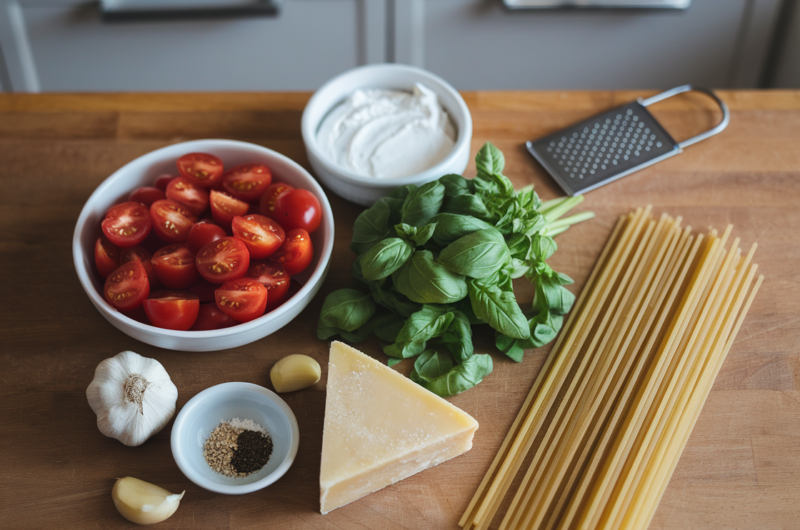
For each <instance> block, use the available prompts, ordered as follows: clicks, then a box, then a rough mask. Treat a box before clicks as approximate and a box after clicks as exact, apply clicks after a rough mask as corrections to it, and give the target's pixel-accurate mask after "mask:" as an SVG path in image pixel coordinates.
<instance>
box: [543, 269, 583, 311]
mask: <svg viewBox="0 0 800 530" xmlns="http://www.w3.org/2000/svg"><path fill="white" fill-rule="evenodd" d="M574 301H575V295H574V294H572V293H571V292H569V291H568V290H567V289H566V288H565V287H563V286H561V284H560V283H559V282H558V281H554V280H552V279H550V277H548V276H540V277H539V278H538V281H537V284H536V294H535V295H534V297H533V307H536V308H539V309H549V310H550V311H551V312H552V313H555V314H556V315H566V314H567V313H569V310H570V309H571V308H572V303H573V302H574Z"/></svg>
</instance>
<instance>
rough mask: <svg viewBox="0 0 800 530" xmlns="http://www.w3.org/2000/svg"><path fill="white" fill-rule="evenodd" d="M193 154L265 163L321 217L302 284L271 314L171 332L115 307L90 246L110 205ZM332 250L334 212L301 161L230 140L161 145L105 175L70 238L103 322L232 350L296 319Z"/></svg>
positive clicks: (137, 333) (169, 344)
mask: <svg viewBox="0 0 800 530" xmlns="http://www.w3.org/2000/svg"><path fill="white" fill-rule="evenodd" d="M192 152H207V153H211V154H213V155H216V156H218V157H220V158H221V159H222V162H223V163H224V164H225V167H233V166H235V165H238V164H245V163H248V162H253V163H261V164H266V165H267V166H269V168H270V169H271V170H272V175H273V179H274V180H277V181H282V182H286V183H287V184H290V185H291V186H294V187H295V188H304V189H307V190H309V191H311V192H312V193H313V194H314V195H316V197H317V199H319V202H320V205H321V206H322V221H321V223H320V226H319V228H318V229H317V230H316V231H315V232H314V233H313V234H311V242H312V244H313V247H314V257H313V259H312V261H311V264H310V265H309V266H308V268H307V269H306V270H305V271H303V272H302V273H301V274H299V275H297V276H296V277H295V279H297V280H298V281H299V282H300V283H301V284H302V288H301V289H300V290H299V291H298V292H297V293H295V295H294V296H292V297H291V298H290V299H289V300H287V301H286V302H284V303H283V304H282V305H281V306H279V307H278V308H276V309H274V310H272V311H270V312H269V313H267V314H265V315H263V316H261V317H259V318H257V319H255V320H252V321H250V322H247V323H244V324H238V325H236V326H232V327H229V328H225V329H216V330H210V331H175V330H170V329H162V328H157V327H155V326H150V325H148V324H142V323H141V322H137V321H136V320H133V319H132V318H129V317H127V316H125V315H123V314H122V313H120V312H119V311H117V310H116V309H115V308H114V307H113V306H111V304H109V303H108V302H106V301H105V299H104V298H103V295H102V290H103V280H102V279H101V278H100V276H99V275H98V274H97V273H96V272H95V269H94V246H95V242H96V241H97V238H98V237H99V235H100V222H101V221H102V219H103V217H104V216H105V213H106V211H107V210H108V208H109V207H111V206H112V205H113V204H115V203H118V202H120V201H122V200H125V199H126V197H127V196H128V194H129V193H130V192H131V191H132V190H133V189H135V188H137V187H139V186H150V185H152V182H153V180H154V179H155V178H156V177H157V176H158V175H161V174H163V173H176V170H177V168H176V166H175V161H176V160H177V159H178V158H179V157H180V156H182V155H185V154H186V153H192ZM332 250H333V214H332V212H331V206H330V203H329V202H328V199H327V197H325V193H324V192H323V191H322V188H321V187H320V185H319V184H318V183H317V181H316V180H314V178H313V177H312V176H311V175H310V174H309V173H308V171H306V170H305V169H303V168H302V167H301V166H300V165H299V164H297V163H295V162H294V161H292V160H290V159H289V158H287V157H285V156H283V155H281V154H280V153H276V152H275V151H272V150H271V149H267V148H266V147H261V146H260V145H255V144H250V143H246V142H237V141H234V140H195V141H191V142H183V143H178V144H174V145H170V146H168V147H164V148H161V149H158V150H156V151H153V152H151V153H148V154H146V155H144V156H141V157H139V158H137V159H136V160H133V161H132V162H130V163H128V164H126V165H125V166H123V167H121V168H120V169H119V170H117V171H116V172H115V173H114V174H113V175H111V176H110V177H108V178H107V179H106V180H105V181H104V182H103V183H102V184H101V185H100V186H99V187H98V188H97V189H96V190H95V191H94V193H92V196H91V197H89V200H88V201H86V204H85V205H84V207H83V210H82V211H81V214H80V217H78V223H77V224H76V225H75V232H74V235H73V238H72V257H73V261H74V262H75V270H76V271H77V273H78V279H79V280H80V282H81V285H82V286H83V289H84V290H85V291H86V294H87V295H88V296H89V299H90V300H91V301H92V303H93V304H94V306H95V307H96V308H97V310H98V311H100V314H101V315H103V316H104V317H105V318H106V320H108V321H109V322H110V323H111V324H112V325H113V326H114V327H116V328H117V329H119V330H120V331H122V332H124V333H125V334H127V335H130V336H131V337H133V338H135V339H137V340H140V341H142V342H145V343H147V344H152V345H153V346H159V347H161V348H168V349H171V350H183V351H216V350H222V349H227V348H235V347H237V346H242V345H244V344H249V343H251V342H254V341H256V340H258V339H261V338H263V337H265V336H267V335H269V334H270V333H274V332H275V331H277V330H279V329H280V328H282V327H283V326H285V325H286V324H288V323H289V322H290V321H291V320H292V319H293V318H294V317H296V316H297V315H298V314H299V313H300V312H301V311H302V310H303V309H304V308H305V307H306V306H307V305H308V303H309V302H310V301H311V299H312V298H313V297H314V295H315V294H316V293H317V291H318V290H319V288H320V286H321V285H322V281H323V280H324V278H325V276H326V275H327V273H328V262H329V260H330V256H331V251H332Z"/></svg>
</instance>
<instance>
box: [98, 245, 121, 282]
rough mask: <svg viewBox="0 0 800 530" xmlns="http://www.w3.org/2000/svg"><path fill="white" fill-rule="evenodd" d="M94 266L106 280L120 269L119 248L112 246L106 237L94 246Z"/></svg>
mask: <svg viewBox="0 0 800 530" xmlns="http://www.w3.org/2000/svg"><path fill="white" fill-rule="evenodd" d="M94 264H95V266H96V267H97V272H98V273H99V274H100V277H101V278H103V279H104V280H105V279H106V278H108V275H109V274H111V273H112V272H114V271H115V270H116V269H117V267H119V247H117V246H116V245H113V244H111V242H110V241H109V240H108V239H106V238H105V237H104V236H100V237H98V238H97V242H96V243H95V244H94Z"/></svg>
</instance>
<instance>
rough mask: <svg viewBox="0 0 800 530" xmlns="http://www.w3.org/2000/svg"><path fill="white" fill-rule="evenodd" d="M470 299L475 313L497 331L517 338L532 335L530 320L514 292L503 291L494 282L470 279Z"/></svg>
mask: <svg viewBox="0 0 800 530" xmlns="http://www.w3.org/2000/svg"><path fill="white" fill-rule="evenodd" d="M467 285H468V287H469V299H470V302H472V310H473V311H474V312H475V315H476V316H477V317H478V318H480V319H481V320H484V321H486V322H488V323H489V325H490V326H491V327H492V329H494V330H495V331H499V332H500V333H502V334H503V335H508V336H509V337H514V338H515V339H526V338H528V337H529V336H530V329H529V328H528V320H527V319H526V318H525V315H524V314H523V313H522V310H521V309H520V308H519V305H517V300H516V299H515V298H514V293H513V292H510V291H502V290H500V288H499V287H498V286H497V285H495V284H492V283H484V282H482V281H481V280H469V281H468V282H467Z"/></svg>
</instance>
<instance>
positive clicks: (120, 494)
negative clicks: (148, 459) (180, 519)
mask: <svg viewBox="0 0 800 530" xmlns="http://www.w3.org/2000/svg"><path fill="white" fill-rule="evenodd" d="M184 493H186V492H185V491H184V492H181V493H179V494H178V493H171V492H169V491H167V490H165V489H164V488H160V487H158V486H156V485H155V484H150V483H149V482H145V481H144V480H139V479H138V478H133V477H125V478H121V479H118V480H117V482H116V483H115V484H114V489H112V490H111V498H112V499H114V506H116V507H117V511H118V512H119V513H120V514H121V515H122V517H124V518H125V519H127V520H128V521H130V522H132V523H136V524H155V523H160V522H161V521H165V520H166V519H169V517H170V516H171V515H172V514H173V513H175V510H177V509H178V506H179V505H180V503H181V499H182V498H183V494H184Z"/></svg>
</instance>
